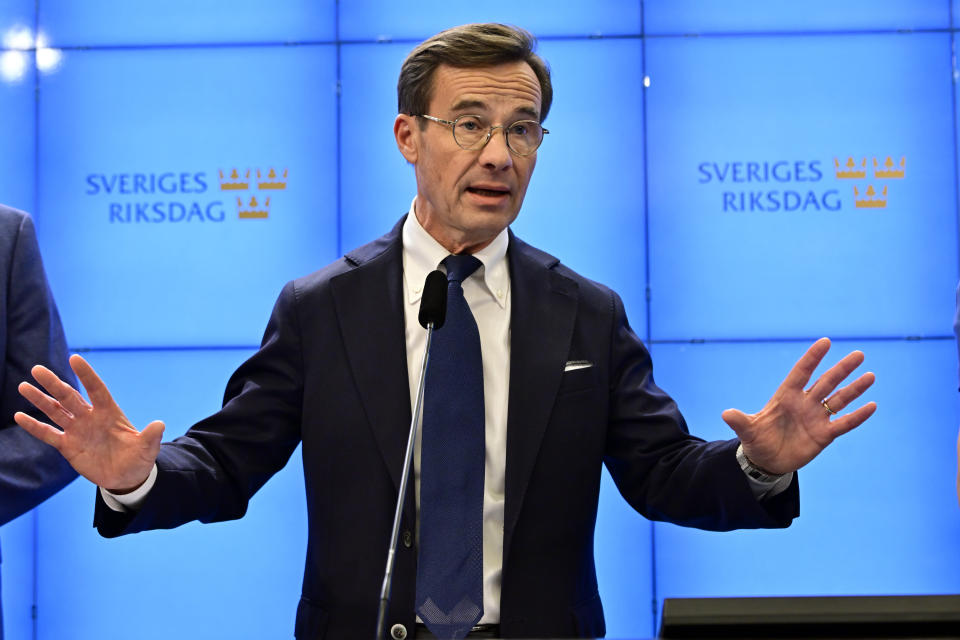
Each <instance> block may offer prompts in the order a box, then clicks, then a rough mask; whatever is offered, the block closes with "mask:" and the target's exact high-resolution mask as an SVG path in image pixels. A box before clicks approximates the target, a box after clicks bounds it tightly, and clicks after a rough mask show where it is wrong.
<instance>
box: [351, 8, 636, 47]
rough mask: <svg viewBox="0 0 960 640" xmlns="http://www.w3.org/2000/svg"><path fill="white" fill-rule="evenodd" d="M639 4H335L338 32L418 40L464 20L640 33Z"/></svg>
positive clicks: (549, 31) (555, 31)
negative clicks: (338, 13) (338, 15)
mask: <svg viewBox="0 0 960 640" xmlns="http://www.w3.org/2000/svg"><path fill="white" fill-rule="evenodd" d="M640 4H641V3H640V2H638V1H637V0H600V1H598V2H590V3H586V2H564V3H561V4H560V5H557V6H546V5H542V4H537V3H515V2H510V0H493V1H492V2H485V3H466V4H464V3H451V2H446V1H444V0H425V1H424V2H420V3H418V4H417V9H416V11H411V9H410V6H409V5H406V4H403V3H384V2H378V1H377V0H351V2H342V3H341V4H340V37H341V38H343V39H344V40H371V39H397V38H405V39H410V38H413V39H415V40H417V41H419V40H422V39H424V38H427V37H429V36H431V35H432V34H434V33H438V32H440V31H442V30H443V29H449V28H450V27H453V26H456V25H458V24H466V23H469V22H503V23H505V24H515V25H517V26H519V27H523V28H524V29H527V30H528V31H531V32H533V33H534V34H535V35H537V36H539V37H544V36H547V37H549V36H557V35H559V36H567V35H584V34H601V33H603V34H608V35H609V34H628V33H639V32H640Z"/></svg>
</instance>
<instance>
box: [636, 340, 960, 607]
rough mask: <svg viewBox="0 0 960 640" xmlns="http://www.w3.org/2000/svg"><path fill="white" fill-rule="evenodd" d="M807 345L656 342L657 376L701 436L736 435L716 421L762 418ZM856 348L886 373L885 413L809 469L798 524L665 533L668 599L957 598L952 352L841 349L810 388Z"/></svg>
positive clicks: (916, 347)
mask: <svg viewBox="0 0 960 640" xmlns="http://www.w3.org/2000/svg"><path fill="white" fill-rule="evenodd" d="M806 347H807V345H806V344H805V343H767V344H736V345H731V344H724V345H718V344H706V345H703V344H701V345H656V346H655V348H654V358H655V362H656V363H657V366H656V374H657V381H658V383H659V384H660V385H661V386H663V387H664V388H666V389H668V390H669V391H670V392H671V393H672V394H673V395H674V397H675V398H676V399H677V401H678V403H679V405H680V408H681V410H682V411H683V412H684V414H685V416H686V417H687V419H688V421H689V423H690V425H691V429H692V430H693V431H694V432H695V433H697V434H699V435H701V436H703V437H705V438H708V439H716V438H727V437H730V435H731V434H732V431H730V429H729V428H728V427H727V426H726V424H725V423H723V422H722V420H721V419H720V413H721V412H722V411H723V410H724V409H726V408H728V407H738V408H740V409H742V410H744V411H747V412H755V411H758V410H760V409H761V408H762V407H763V405H764V404H765V403H766V401H767V400H768V399H769V397H770V396H771V395H772V394H773V392H774V390H775V389H776V387H777V386H778V385H779V383H780V380H781V379H782V378H783V377H784V376H785V375H786V373H787V371H789V369H790V367H791V366H792V365H793V363H794V362H795V361H796V359H798V358H799V357H800V356H801V355H802V353H803V352H804V350H805V349H806ZM855 348H859V349H861V350H862V351H863V352H864V353H865V354H866V362H865V363H864V365H863V366H862V367H861V372H862V371H873V372H875V373H876V376H877V382H876V383H875V385H874V388H873V389H871V390H870V391H869V392H868V393H867V398H866V400H875V401H876V402H877V404H878V409H877V413H876V415H875V416H874V417H873V418H871V419H870V420H869V421H868V422H867V423H866V424H864V425H863V426H862V427H860V428H859V429H858V430H856V431H853V432H851V433H849V434H847V435H846V436H843V437H841V438H840V439H838V440H835V441H834V443H833V444H832V445H831V446H830V448H828V449H827V450H826V451H825V452H824V453H823V454H822V455H821V456H819V457H818V458H816V459H815V460H814V461H813V462H811V463H810V464H809V465H807V466H806V467H804V468H803V469H802V470H801V471H800V478H799V482H800V494H801V506H800V517H799V519H797V520H796V521H795V522H794V524H793V525H792V526H791V527H790V528H788V529H785V530H771V531H743V532H735V533H708V532H701V531H696V530H693V529H681V528H679V527H675V526H673V525H665V524H657V525H655V527H656V552H657V553H656V557H657V561H656V562H657V589H658V596H659V597H660V598H664V597H686V596H719V595H726V596H737V595H745V596H746V595H795V594H800V595H833V594H910V593H958V592H960V574H958V573H957V571H956V568H957V567H958V566H960V546H958V545H957V540H960V511H958V510H957V496H956V485H955V479H956V437H957V423H958V422H957V420H958V415H957V401H956V396H957V394H956V391H955V387H956V367H957V364H956V360H957V351H956V345H955V344H954V342H953V341H952V340H927V341H898V342H886V341H884V342H863V343H849V342H839V343H836V344H834V346H833V348H832V350H831V352H830V354H828V356H827V358H826V359H825V362H824V365H822V366H821V367H820V368H819V370H818V371H817V372H816V373H815V374H814V377H813V379H814V380H815V379H816V378H817V377H818V376H819V375H820V373H822V372H823V371H824V370H826V368H827V366H830V365H832V364H833V363H835V362H836V361H837V360H839V359H840V357H842V356H843V355H844V354H846V353H848V352H849V351H851V350H853V349H855ZM861 404H862V402H858V403H856V404H855V405H853V406H851V407H850V408H849V410H853V409H854V408H855V407H857V406H860V405H861Z"/></svg>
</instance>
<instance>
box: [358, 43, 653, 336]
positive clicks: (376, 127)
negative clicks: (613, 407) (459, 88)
mask: <svg viewBox="0 0 960 640" xmlns="http://www.w3.org/2000/svg"><path fill="white" fill-rule="evenodd" d="M409 49H410V46H409V45H402V44H389V45H387V44H376V45H350V46H345V47H344V48H343V51H342V63H341V64H342V74H343V78H344V80H343V105H342V107H343V108H342V128H343V132H344V133H343V144H342V156H341V157H342V159H343V165H342V169H341V171H342V185H343V187H342V194H343V196H342V197H343V211H344V215H343V218H342V221H341V226H342V234H343V247H344V249H348V248H349V247H354V246H357V245H359V244H362V243H364V242H368V241H370V240H371V239H373V238H375V237H377V236H378V235H380V234H382V233H384V232H385V231H386V230H387V229H389V228H390V227H391V226H392V225H393V224H394V223H395V222H396V220H397V218H398V217H399V216H400V215H401V214H402V213H403V212H405V211H406V210H407V209H408V208H409V205H410V199H411V198H412V197H413V196H414V195H415V193H416V184H415V182H414V177H413V170H412V169H411V168H410V167H409V166H408V165H406V163H405V161H404V160H403V157H402V156H401V155H400V152H399V151H398V150H397V147H396V142H395V140H394V138H393V135H392V130H391V126H392V123H393V119H394V118H395V116H396V88H395V87H396V77H397V74H398V73H399V70H400V65H401V63H402V62H403V58H404V57H405V56H406V54H407V53H408V51H409ZM540 53H541V54H542V55H543V57H544V58H545V59H546V60H547V61H548V62H550V63H551V65H552V67H553V74H554V75H553V80H554V91H555V93H554V103H553V106H552V107H551V110H550V114H549V116H548V118H547V121H546V123H545V124H546V126H547V128H548V129H549V130H550V131H551V133H550V134H549V135H548V136H546V138H545V139H544V142H543V146H542V147H541V148H540V150H539V151H538V154H537V155H538V158H537V169H536V171H535V172H534V176H533V179H532V180H531V183H530V187H529V189H528V191H527V196H526V199H525V203H524V205H523V209H522V210H521V213H520V217H519V218H518V219H517V222H516V223H515V224H514V227H513V228H514V230H515V231H516V232H517V233H518V234H519V235H520V236H521V237H523V238H524V239H525V240H527V241H528V242H531V243H533V244H535V245H537V246H540V247H541V248H543V249H545V250H547V251H549V252H551V253H554V254H555V255H557V256H558V257H560V258H561V259H562V260H563V261H564V262H565V263H567V264H569V265H571V266H572V267H573V268H575V269H578V270H581V271H582V272H583V273H584V274H585V275H587V276H589V277H591V278H594V279H597V280H600V281H602V282H604V283H606V284H608V285H610V286H613V287H615V288H616V289H617V290H618V291H619V292H620V293H621V294H622V295H623V297H624V300H625V303H626V305H627V308H628V311H630V312H631V319H632V321H633V323H634V327H635V328H636V330H637V331H638V332H639V333H640V335H643V334H644V331H645V325H644V316H645V309H644V307H643V304H644V300H643V287H644V253H643V215H642V211H643V209H642V206H643V175H642V169H641V149H642V142H641V134H642V126H641V119H640V117H639V115H634V116H631V118H630V122H631V123H632V124H633V125H634V126H631V127H618V128H614V129H611V128H602V127H601V128H600V133H598V128H597V126H596V124H597V121H598V118H602V116H601V115H600V114H604V113H609V110H610V105H630V109H631V111H632V113H634V114H637V113H638V112H639V110H640V105H641V100H640V93H639V92H640V86H641V76H640V67H641V64H640V58H641V53H640V43H639V41H634V40H577V41H548V42H543V43H541V47H540ZM611 66H613V67H617V68H624V69H629V70H630V71H628V72H626V73H627V75H626V76H619V77H617V78H613V77H609V76H605V75H603V74H597V73H596V72H595V70H596V69H598V68H607V67H611ZM630 74H633V75H630ZM618 108H619V107H618ZM464 153H467V152H466V151H465V152H464ZM586 158H590V159H597V160H592V161H591V160H587V159H586ZM371 184H375V185H376V188H371ZM600 194H602V204H601V203H600V198H601V195H600Z"/></svg>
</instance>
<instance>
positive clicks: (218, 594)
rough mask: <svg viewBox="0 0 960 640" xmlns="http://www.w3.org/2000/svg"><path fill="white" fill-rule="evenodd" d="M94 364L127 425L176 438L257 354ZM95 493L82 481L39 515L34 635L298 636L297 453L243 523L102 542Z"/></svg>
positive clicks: (126, 357) (300, 507)
mask: <svg viewBox="0 0 960 640" xmlns="http://www.w3.org/2000/svg"><path fill="white" fill-rule="evenodd" d="M88 355H89V359H90V362H91V363H92V364H93V366H94V367H95V368H97V370H98V372H99V373H100V375H101V376H102V377H103V378H104V380H105V381H106V383H107V384H108V385H109V387H110V389H111V391H112V392H113V395H114V398H115V399H116V400H117V402H118V403H119V404H120V406H121V407H122V408H123V409H124V410H125V411H126V413H127V415H128V416H129V418H130V420H131V421H132V422H133V423H134V424H135V425H137V426H140V427H142V426H143V425H145V424H147V423H148V422H149V421H151V420H154V419H160V418H162V419H164V420H165V421H166V424H167V432H166V434H165V436H164V438H165V439H167V440H169V439H172V438H173V437H175V436H177V435H179V434H181V433H183V432H184V431H185V430H186V429H187V427H188V426H189V425H190V424H192V423H193V422H195V421H196V420H199V419H200V418H203V417H204V416H206V415H208V414H209V413H212V412H213V411H215V410H216V409H218V408H219V406H220V398H221V397H222V393H223V388H224V386H225V385H226V380H227V378H228V377H229V374H230V373H231V372H232V371H233V369H234V368H235V367H236V366H238V365H239V364H240V362H241V361H242V360H243V359H244V358H246V357H248V356H249V355H250V352H248V351H240V350H223V351H187V352H124V353H118V352H113V353H91V354H88ZM94 491H95V489H94V487H93V486H92V485H91V484H90V483H89V482H87V481H85V480H82V479H81V480H78V481H77V482H75V483H74V484H72V485H71V486H70V487H69V488H68V489H67V490H65V491H63V492H61V493H59V494H58V495H57V496H55V497H54V498H53V499H51V500H49V501H48V502H46V503H45V504H44V505H43V506H41V507H40V538H39V545H38V548H39V556H40V563H39V574H38V580H39V585H40V591H39V598H38V604H39V607H40V611H41V612H47V613H46V615H41V617H40V621H39V635H38V638H40V639H41V640H53V639H55V638H76V639H78V640H79V639H85V638H89V639H91V640H93V639H97V640H103V639H107V638H117V639H120V638H129V637H131V635H135V636H136V637H138V638H145V639H146V638H158V639H160V638H172V637H179V636H183V635H184V630H189V631H188V633H187V635H189V636H190V637H198V638H200V637H207V638H226V637H232V638H284V637H291V636H292V635H293V623H294V617H295V613H296V605H297V602H298V600H299V597H300V585H301V580H302V575H303V558H304V554H305V550H306V537H307V518H306V505H305V499H304V490H303V471H302V462H301V459H300V453H299V449H298V450H297V451H296V452H295V453H294V454H293V456H292V457H291V458H290V462H289V463H288V464H287V466H286V467H285V468H284V469H283V471H281V472H280V473H278V474H277V475H276V476H275V477H273V478H272V479H271V480H270V482H268V483H267V485H266V486H265V487H264V488H263V490H262V491H261V492H260V493H258V494H257V495H256V496H255V498H254V499H253V501H252V502H251V503H250V508H249V510H248V512H247V514H246V515H245V516H244V517H243V518H242V519H241V520H239V521H234V522H226V523H219V524H211V525H203V524H200V523H192V524H188V525H185V526H183V527H179V528H177V529H174V530H171V531H153V532H146V533H142V534H138V535H133V536H126V537H121V538H117V539H113V540H106V539H103V538H100V537H99V535H97V533H96V531H95V530H94V529H92V528H91V527H90V522H91V518H92V514H93V511H92V510H93V499H94ZM118 604H119V605H122V606H117V605H118ZM132 630H135V631H132Z"/></svg>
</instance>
